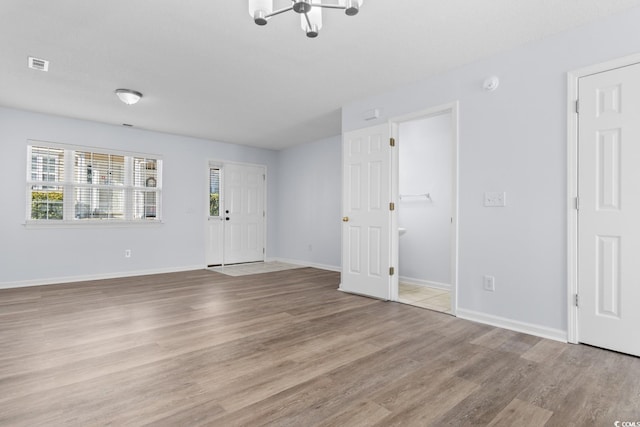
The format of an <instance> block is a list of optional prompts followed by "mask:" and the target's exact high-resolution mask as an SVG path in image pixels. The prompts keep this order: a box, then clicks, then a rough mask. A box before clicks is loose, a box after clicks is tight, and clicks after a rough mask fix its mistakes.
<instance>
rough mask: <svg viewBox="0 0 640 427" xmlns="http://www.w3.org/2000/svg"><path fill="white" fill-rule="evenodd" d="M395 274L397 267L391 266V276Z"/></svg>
mask: <svg viewBox="0 0 640 427" xmlns="http://www.w3.org/2000/svg"><path fill="white" fill-rule="evenodd" d="M394 274H396V269H395V268H393V267H389V276H393V275H394Z"/></svg>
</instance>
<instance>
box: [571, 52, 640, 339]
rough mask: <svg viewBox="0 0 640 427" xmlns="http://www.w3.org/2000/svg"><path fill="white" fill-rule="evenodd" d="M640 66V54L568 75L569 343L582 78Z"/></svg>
mask: <svg viewBox="0 0 640 427" xmlns="http://www.w3.org/2000/svg"><path fill="white" fill-rule="evenodd" d="M637 63H640V54H633V55H628V56H623V57H622V58H617V59H613V60H611V61H606V62H601V63H599V64H595V65H590V66H587V67H584V68H579V69H577V70H573V71H570V72H568V73H567V341H568V342H570V343H572V344H578V342H579V326H580V325H579V324H578V307H577V306H576V304H575V297H576V295H577V294H578V210H577V197H578V114H577V108H578V82H579V80H580V78H582V77H586V76H589V75H592V74H598V73H603V72H606V71H610V70H614V69H616V68H621V67H626V66H629V65H633V64H637Z"/></svg>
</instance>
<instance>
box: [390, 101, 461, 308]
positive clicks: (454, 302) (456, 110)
mask: <svg viewBox="0 0 640 427" xmlns="http://www.w3.org/2000/svg"><path fill="white" fill-rule="evenodd" d="M447 113H448V114H450V115H451V138H452V146H451V163H452V164H451V169H452V170H451V175H452V176H451V192H452V193H451V194H452V197H451V216H452V220H453V224H452V229H451V254H450V257H451V258H450V259H451V261H450V264H451V285H450V287H449V291H450V292H451V314H453V315H454V316H456V315H457V311H458V259H459V255H458V246H459V245H458V235H459V230H460V224H459V220H458V218H459V215H458V214H459V211H458V207H459V205H460V204H459V198H460V186H459V176H460V161H459V154H458V153H459V146H460V130H459V126H460V125H459V120H460V103H459V101H453V102H449V103H447V104H442V105H438V106H435V107H431V108H427V109H425V110H421V111H416V112H413V113H409V114H405V115H403V116H398V117H392V118H391V119H389V122H390V123H391V125H392V128H391V129H392V132H394V134H392V136H393V137H394V138H398V127H399V124H400V123H402V122H407V121H411V120H416V119H420V118H427V117H432V116H437V115H440V114H447ZM400 143H401V142H400ZM397 181H398V180H397V179H396V183H395V185H396V186H397ZM396 202H397V200H396ZM392 233H394V235H396V236H397V235H398V230H397V225H396V227H394V229H393V230H392ZM391 295H392V296H394V295H395V299H392V301H397V300H398V286H397V282H396V283H395V285H394V289H392V292H391Z"/></svg>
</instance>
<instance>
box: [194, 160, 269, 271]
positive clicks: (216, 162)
mask: <svg viewBox="0 0 640 427" xmlns="http://www.w3.org/2000/svg"><path fill="white" fill-rule="evenodd" d="M225 165H238V166H251V167H259V168H262V169H263V170H264V174H265V180H264V183H263V185H264V189H263V195H264V196H263V210H264V223H263V228H262V232H263V237H262V239H263V240H262V241H263V242H264V247H265V253H264V256H263V260H264V259H266V258H267V253H266V248H267V224H268V222H267V221H268V215H269V214H268V212H267V178H266V177H267V176H268V175H267V166H266V165H263V164H257V163H246V162H231V161H227V160H219V159H208V160H207V161H206V164H205V171H206V177H205V182H208V180H209V169H210V168H211V167H214V166H215V167H219V168H220V170H221V173H222V183H221V188H220V193H221V194H220V202H219V203H220V215H221V218H222V219H224V213H223V210H224V167H225ZM205 200H207V201H208V200H209V186H208V185H207V188H206V195H205ZM205 209H206V210H205V220H204V222H205V224H204V226H205V236H206V239H209V238H210V231H209V227H210V225H209V220H210V219H209V218H210V217H209V203H208V202H207V203H206V208H205ZM224 222H225V221H222V224H221V229H222V232H221V236H222V239H223V241H222V254H221V259H222V262H221V264H220V265H224V259H225V256H224V251H225V242H224V235H225V232H224ZM208 247H209V242H208V241H207V242H206V244H205V265H208V262H207V253H206V251H207V250H208V249H207V248H208Z"/></svg>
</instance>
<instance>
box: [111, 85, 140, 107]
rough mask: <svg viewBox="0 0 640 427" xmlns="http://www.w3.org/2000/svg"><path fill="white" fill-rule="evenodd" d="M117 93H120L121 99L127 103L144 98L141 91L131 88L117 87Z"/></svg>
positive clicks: (133, 102) (130, 103)
mask: <svg viewBox="0 0 640 427" xmlns="http://www.w3.org/2000/svg"><path fill="white" fill-rule="evenodd" d="M116 95H118V98H120V101H122V102H124V103H125V104H127V105H133V104H135V103H136V102H138V101H140V98H142V94H141V93H140V92H137V91H135V90H131V89H116Z"/></svg>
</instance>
